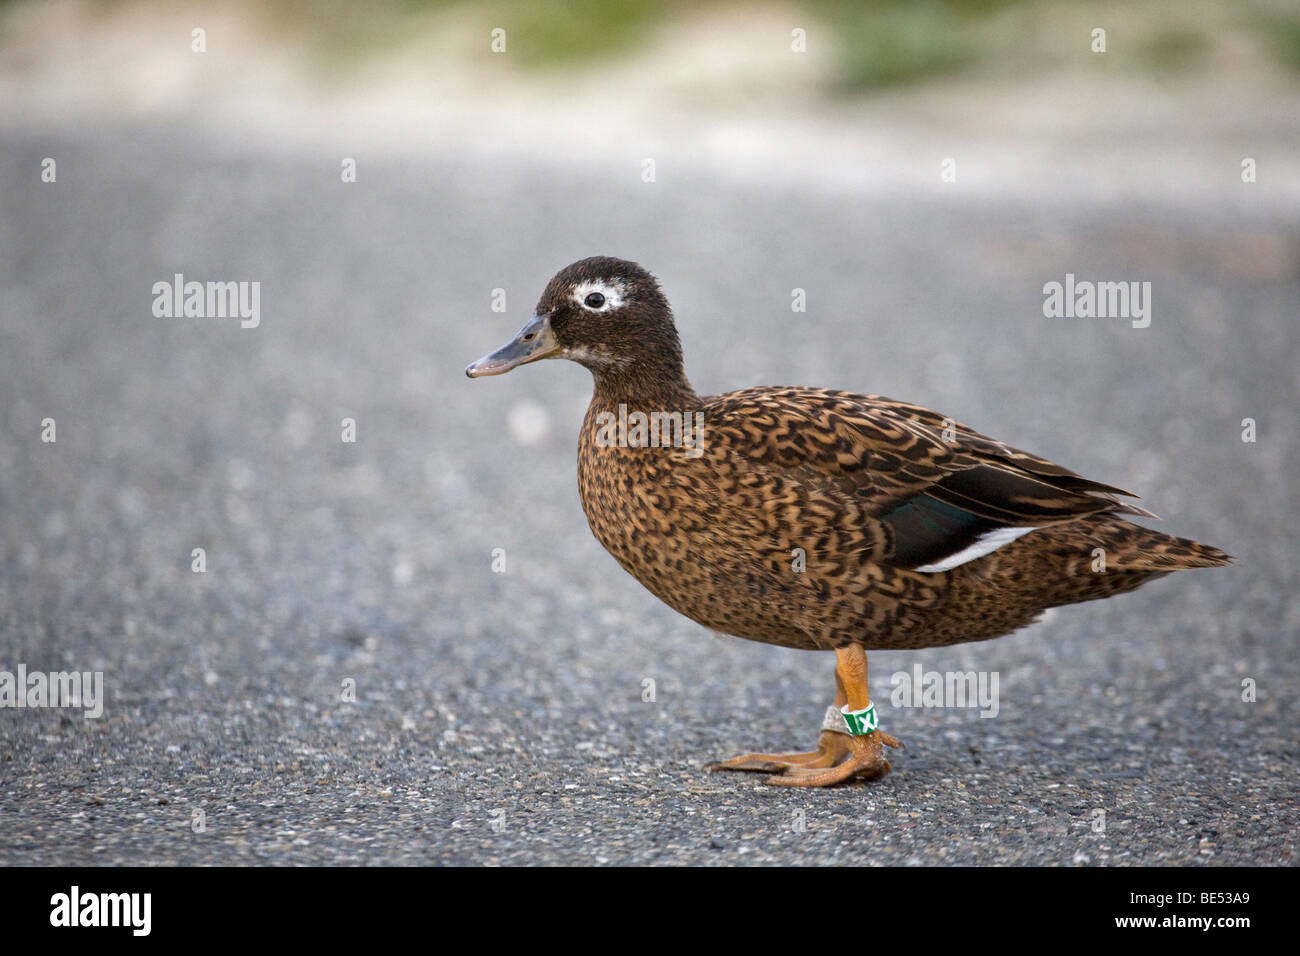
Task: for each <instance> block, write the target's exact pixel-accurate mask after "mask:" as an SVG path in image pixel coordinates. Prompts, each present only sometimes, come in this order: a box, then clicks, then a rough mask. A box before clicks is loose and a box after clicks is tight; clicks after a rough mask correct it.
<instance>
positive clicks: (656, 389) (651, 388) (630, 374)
mask: <svg viewBox="0 0 1300 956" xmlns="http://www.w3.org/2000/svg"><path fill="white" fill-rule="evenodd" d="M592 375H593V377H594V378H595V380H596V387H595V391H594V392H593V393H592V396H591V407H592V408H593V409H597V410H605V409H608V410H611V411H613V410H616V409H617V408H618V406H619V405H626V406H627V407H628V409H629V410H632V411H644V412H650V411H665V412H674V411H682V412H684V411H689V410H693V409H696V408H698V407H699V405H700V396H698V395H696V394H695V389H693V388H691V383H690V382H689V381H687V379H686V372H685V371H684V370H683V369H682V367H681V365H680V364H678V365H676V366H674V367H663V368H655V367H648V366H630V367H622V368H600V369H593V370H592Z"/></svg>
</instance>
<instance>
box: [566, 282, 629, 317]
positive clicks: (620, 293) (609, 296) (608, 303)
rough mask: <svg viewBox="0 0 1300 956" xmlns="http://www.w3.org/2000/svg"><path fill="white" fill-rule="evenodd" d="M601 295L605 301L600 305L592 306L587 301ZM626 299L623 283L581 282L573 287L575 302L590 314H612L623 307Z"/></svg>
mask: <svg viewBox="0 0 1300 956" xmlns="http://www.w3.org/2000/svg"><path fill="white" fill-rule="evenodd" d="M593 295H599V296H601V297H602V299H603V301H602V302H601V303H600V305H591V304H590V303H589V302H588V301H587V300H588V299H589V298H591V297H592V296H593ZM625 298H626V294H625V290H624V288H623V284H622V283H616V282H579V283H578V284H577V285H576V286H574V287H573V301H575V302H577V303H578V305H580V306H582V307H583V308H584V309H586V310H587V311H588V312H610V311H612V310H614V309H617V308H618V307H619V306H621V305H622V304H623V302H624V299H625Z"/></svg>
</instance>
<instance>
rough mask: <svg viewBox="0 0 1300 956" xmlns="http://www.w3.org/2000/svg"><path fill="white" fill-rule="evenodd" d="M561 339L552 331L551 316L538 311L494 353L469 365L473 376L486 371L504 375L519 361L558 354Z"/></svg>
mask: <svg viewBox="0 0 1300 956" xmlns="http://www.w3.org/2000/svg"><path fill="white" fill-rule="evenodd" d="M559 351H560V343H559V342H557V341H556V340H555V333H554V332H552V331H551V317H550V316H549V315H538V316H534V317H533V318H531V319H529V320H528V324H527V325H525V326H524V327H523V328H522V329H520V330H519V334H518V335H516V336H515V337H514V338H513V339H511V340H510V342H508V343H507V344H505V345H503V346H501V348H499V349H497V350H496V351H495V352H493V353H492V354H491V355H485V356H483V357H482V358H481V359H479V360H478V361H477V362H475V363H474V364H473V365H470V366H469V367H468V368H467V369H465V374H466V375H468V376H469V377H470V378H480V377H482V376H484V375H502V374H504V373H506V372H508V371H510V370H511V369H512V368H515V367H517V366H519V365H527V364H528V363H529V362H536V361H537V360H538V359H544V358H550V357H551V356H552V355H556V354H558V353H559Z"/></svg>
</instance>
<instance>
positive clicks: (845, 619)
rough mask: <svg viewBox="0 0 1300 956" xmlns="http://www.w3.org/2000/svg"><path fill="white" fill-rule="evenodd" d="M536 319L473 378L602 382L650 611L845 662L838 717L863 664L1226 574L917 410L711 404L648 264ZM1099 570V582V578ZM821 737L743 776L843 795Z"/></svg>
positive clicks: (638, 573) (607, 473)
mask: <svg viewBox="0 0 1300 956" xmlns="http://www.w3.org/2000/svg"><path fill="white" fill-rule="evenodd" d="M592 290H594V292H593V291H592ZM597 298H599V299H600V301H601V305H600V307H598V308H593V307H592V306H591V303H592V302H595V301H596V299H597ZM537 313H538V317H539V318H538V319H535V320H534V322H533V323H530V326H526V327H525V329H524V330H523V331H522V332H521V333H520V337H519V338H517V339H516V341H515V342H513V343H511V344H510V345H508V346H507V347H506V348H505V349H502V350H501V351H500V352H498V353H496V354H495V355H494V356H490V357H488V358H487V359H484V360H482V361H481V362H480V363H476V365H475V366H471V368H470V369H469V370H468V371H469V372H470V374H471V375H475V374H493V373H495V372H497V371H507V370H508V369H509V368H513V367H514V366H515V365H517V364H523V362H527V361H532V360H534V359H535V358H544V357H568V358H572V359H574V360H576V361H579V362H581V363H582V364H584V365H586V366H587V367H588V368H589V369H591V371H592V373H593V375H594V377H595V392H594V395H593V397H592V402H591V406H590V408H589V410H588V412H587V417H586V420H585V422H584V424H583V427H582V430H581V432H580V435H579V440H578V488H579V492H580V494H581V498H582V505H583V509H584V511H585V512H586V515H587V520H588V522H589V523H590V526H591V530H592V532H593V533H594V534H595V536H596V538H597V539H598V540H599V541H600V542H601V544H602V545H604V546H605V548H606V549H607V550H608V551H609V552H610V554H612V555H613V556H614V558H615V559H616V560H617V561H618V562H619V564H621V565H622V566H623V568H624V569H625V570H627V571H628V573H630V574H631V575H632V576H633V577H635V578H636V579H637V580H638V581H640V582H641V583H642V584H643V585H645V586H646V587H647V588H648V589H649V590H650V591H651V592H652V593H654V594H655V595H656V596H657V597H659V598H660V599H661V600H662V601H664V602H665V603H666V604H668V605H669V606H670V607H672V608H674V609H676V610H677V611H680V612H681V613H682V614H684V615H686V616H687V617H689V618H691V619H692V620H695V621H697V622H699V623H700V624H703V625H704V626H706V627H709V628H712V629H714V630H716V631H720V632H723V633H727V634H734V635H736V636H738V637H743V638H748V639H751V640H756V641H762V642H765V643H769V644H779V645H782V646H785V647H791V648H800V649H807V650H837V651H838V652H840V661H839V666H838V668H837V680H841V681H844V680H847V681H849V683H850V684H856V683H857V682H858V681H859V680H860V682H861V684H862V686H861V687H854V686H849V687H847V688H846V687H844V686H841V689H840V694H839V696H837V702H839V700H840V698H842V697H845V695H846V693H847V696H848V698H854V697H859V698H861V699H865V694H866V691H865V677H866V667H865V658H862V659H861V665H860V670H861V675H860V677H859V675H858V674H857V668H858V664H857V661H858V656H857V655H860V653H861V649H879V648H888V649H898V648H922V647H936V646H942V645H948V644H956V643H961V642H965V641H979V640H985V639H988V638H992V637H997V636H999V635H1001V634H1006V633H1008V632H1010V631H1013V630H1015V629H1017V628H1020V627H1023V626H1025V625H1026V624H1029V623H1030V622H1031V621H1033V620H1034V619H1035V618H1036V617H1038V616H1039V615H1040V614H1041V613H1042V612H1043V611H1044V610H1045V609H1047V608H1050V607H1055V606H1057V605H1062V604H1070V603H1075V602H1079V601H1089V600H1093V599H1096V598H1104V597H1109V596H1111V595H1114V594H1118V593H1121V592H1124V591H1131V590H1133V589H1134V588H1136V587H1139V586H1140V585H1141V584H1143V583H1145V582H1146V581H1148V580H1150V579H1151V578H1154V577H1158V576H1161V575H1163V574H1165V573H1168V572H1169V571H1175V570H1180V569H1183V568H1197V567H1213V566H1217V565H1222V564H1226V563H1228V562H1229V561H1230V560H1231V559H1230V558H1229V557H1228V556H1227V555H1226V554H1224V553H1223V552H1222V551H1219V550H1218V549H1216V548H1213V547H1210V546H1208V545H1203V544H1199V543H1197V542H1194V541H1189V540H1186V539H1183V538H1176V537H1173V536H1171V535H1167V534H1162V533H1160V532H1157V531H1152V530H1150V529H1148V528H1145V527H1142V526H1140V525H1137V524H1134V523H1132V522H1130V521H1128V520H1125V517H1124V516H1125V515H1149V513H1148V512H1145V511H1143V510H1142V509H1140V508H1137V507H1135V506H1133V505H1131V504H1125V503H1122V502H1121V501H1120V499H1119V497H1118V496H1121V495H1127V493H1126V492H1123V491H1121V490H1120V489H1118V488H1114V487H1111V486H1108V485H1103V484H1100V483H1098V482H1094V481H1091V480H1089V479H1086V478H1084V477H1082V476H1080V475H1078V474H1075V473H1074V472H1072V471H1069V470H1068V469H1065V468H1062V467H1061V466H1059V465H1056V464H1054V463H1052V462H1050V461H1047V460H1045V459H1042V458H1039V457H1037V456H1035V455H1031V454H1029V453H1027V452H1023V451H1020V450H1018V449H1015V448H1012V447H1010V446H1008V445H1005V444H1003V443H1001V442H998V441H995V440H993V439H991V438H988V437H986V436H984V435H981V434H979V433H978V432H975V431H973V430H971V429H969V428H967V427H966V426H964V425H961V424H960V423H957V422H955V421H953V420H951V419H947V418H945V417H944V416H942V415H939V414H938V413H936V412H933V411H930V410H928V409H925V408H921V407H919V406H916V405H910V404H907V403H904V402H898V401H892V400H890V399H887V398H882V397H879V396H866V395H854V394H850V393H847V392H838V391H829V390H825V389H815V388H799V387H761V388H750V389H745V390H743V391H738V392H730V393H727V394H724V395H715V396H709V397H704V398H701V397H700V396H698V395H696V393H695V392H694V390H693V389H692V388H691V386H690V384H689V382H688V381H687V379H686V376H685V373H684V371H683V366H682V356H681V347H680V344H679V343H678V338H677V333H676V329H675V326H674V325H673V320H672V315H671V312H670V310H669V308H668V304H667V302H666V300H665V299H664V297H663V295H662V293H661V292H660V290H659V287H658V284H657V283H656V282H655V280H654V279H653V278H652V277H651V276H650V275H649V274H648V273H646V272H645V271H644V270H642V269H640V268H639V267H638V266H636V265H635V264H632V263H628V262H623V261H621V260H616V259H604V258H597V259H587V260H583V261H582V262H578V263H575V264H574V265H572V266H569V267H568V268H567V269H565V270H563V271H562V272H561V273H560V274H559V275H557V276H556V277H555V278H554V279H553V280H552V281H551V283H550V285H548V287H547V289H546V292H545V293H544V294H543V296H542V299H541V302H540V303H539V305H538V310H537ZM529 328H533V330H534V331H533V336H532V337H531V338H529V336H528V331H529ZM512 349H513V350H514V351H510V350H512ZM530 350H531V351H530ZM521 351H522V353H523V354H522V355H520V354H517V353H519V352H521ZM494 361H495V362H496V364H495V365H493V364H492V362H494ZM498 366H500V367H498ZM620 410H621V411H622V413H623V414H624V415H625V416H626V415H627V414H630V413H631V412H633V411H642V412H646V413H650V412H680V413H683V414H684V415H685V416H686V417H685V419H684V420H685V421H686V422H691V421H695V420H697V416H702V422H703V440H702V441H699V442H698V444H697V447H694V448H692V447H682V446H680V445H677V446H668V447H663V446H662V445H660V446H654V447H632V446H631V443H629V444H626V445H621V444H610V442H609V441H608V439H609V437H610V434H611V433H610V432H609V430H608V429H605V430H602V424H607V423H609V422H610V421H611V420H613V419H615V418H617V417H618V416H619V414H620ZM697 437H698V436H697ZM1130 497H1131V496H1130ZM1024 529H1034V530H1028V531H1025V530H1024ZM1017 533H1019V534H1021V536H1020V537H1017V538H1015V539H1014V540H1010V541H1009V542H1007V543H1003V544H1001V546H999V547H996V548H995V549H994V550H992V551H991V552H990V553H987V554H983V555H982V556H977V557H974V558H972V559H969V560H965V561H963V562H962V563H958V564H956V565H955V566H953V567H951V568H948V569H943V570H935V568H938V567H942V566H943V565H944V564H945V562H949V561H953V560H957V556H959V555H961V554H965V553H968V552H967V551H966V550H964V549H968V548H969V549H975V550H978V549H980V548H983V547H988V546H989V543H990V542H992V541H994V540H1001V538H1002V537H1004V536H1010V535H1012V534H1017ZM796 549H799V550H796ZM1098 549H1099V550H1098ZM1098 555H1100V556H1101V557H1102V559H1104V562H1105V566H1104V570H1095V568H1097V567H1098V563H1097V562H1098ZM855 648H856V649H857V650H854V649H855ZM846 675H847V676H846ZM829 736H830V737H836V736H840V735H834V734H832V735H829ZM881 736H882V737H883V738H886V739H885V742H886V743H889V742H890V741H892V738H888V735H881ZM822 737H823V746H822V747H820V748H819V750H818V751H816V752H814V753H813V754H807V755H785V756H787V757H801V758H805V759H802V760H800V761H794V762H789V761H777V762H775V763H774V762H773V761H770V760H769V761H766V762H765V761H763V760H757V761H756V760H754V759H741V758H738V762H729V763H730V764H732V765H733V768H735V769H764V770H776V771H780V772H782V774H783V775H784V776H786V777H787V778H788V779H787V780H780V779H777V780H774V782H796V781H797V782H808V783H828V782H839V780H840V779H846V778H847V776H849V775H851V774H839V775H837V772H832V771H831V770H826V769H824V768H826V767H827V766H831V767H834V766H839V765H842V764H844V761H845V760H846V759H847V758H846V756H845V746H846V745H844V743H843V741H840V740H830V741H828V740H827V737H828V734H826V733H823V735H822ZM853 743H854V745H855V746H857V739H856V738H854V739H853ZM894 743H896V742H894ZM891 745H892V744H891ZM864 746H865V745H864ZM872 746H873V747H874V750H875V751H878V750H879V743H875V744H873V745H872ZM828 747H830V748H831V749H832V750H834V751H835V753H828V750H827V748H828ZM859 749H860V748H859ZM758 756H768V755H758ZM877 758H878V759H877ZM862 759H863V760H866V763H862V760H860V761H859V763H862V766H858V767H855V769H854V772H855V773H860V774H865V775H867V776H878V775H880V773H882V772H884V770H887V768H888V764H887V763H884V762H883V757H879V754H878V753H877V754H876V755H875V758H873V759H875V760H876V762H875V763H872V762H871V760H867V758H862ZM880 764H883V770H882V768H881V766H880ZM809 767H815V768H823V769H818V770H810V769H807V768H809Z"/></svg>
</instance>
